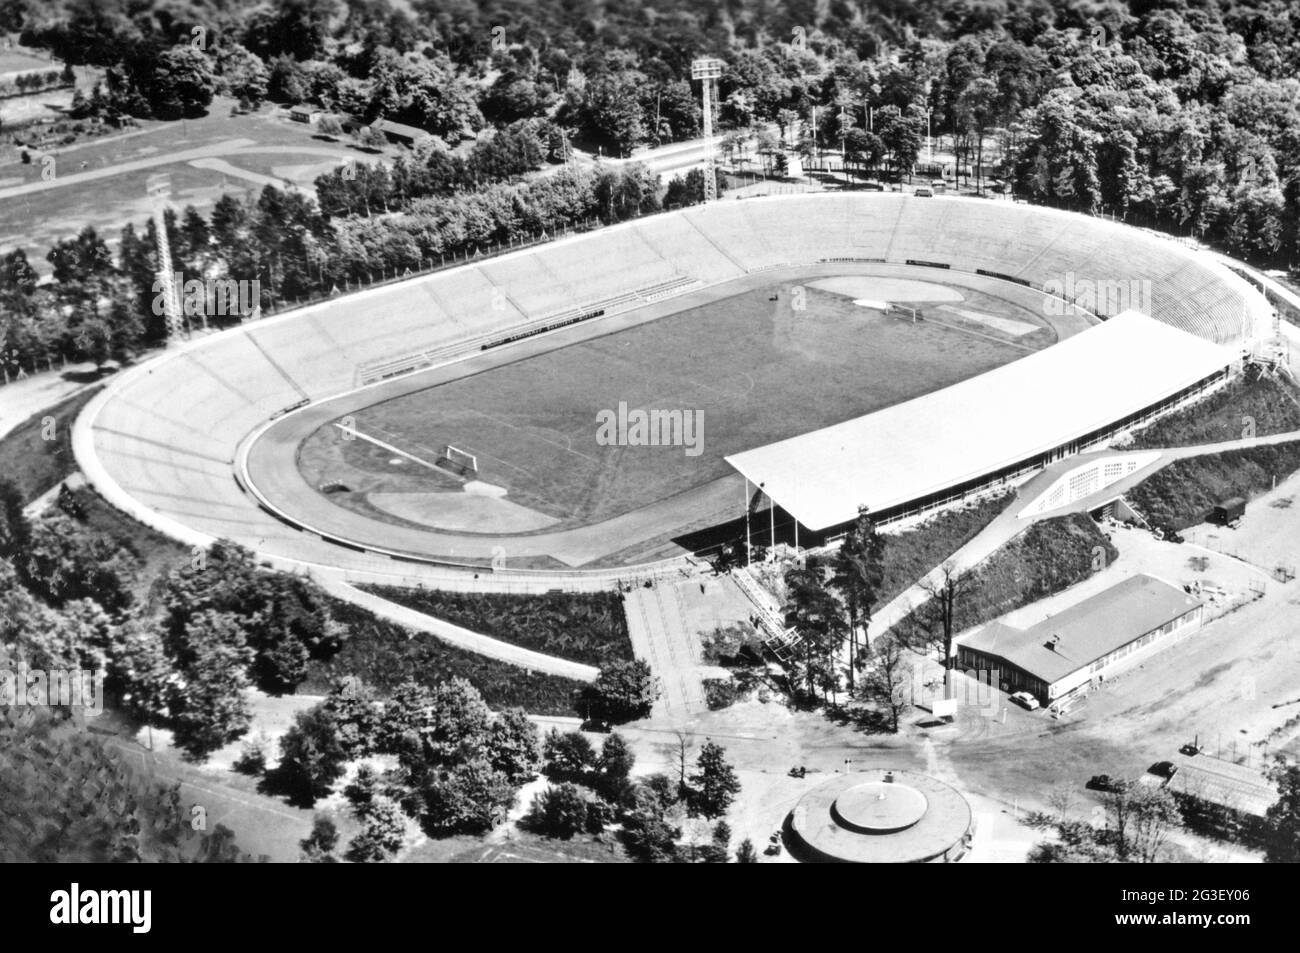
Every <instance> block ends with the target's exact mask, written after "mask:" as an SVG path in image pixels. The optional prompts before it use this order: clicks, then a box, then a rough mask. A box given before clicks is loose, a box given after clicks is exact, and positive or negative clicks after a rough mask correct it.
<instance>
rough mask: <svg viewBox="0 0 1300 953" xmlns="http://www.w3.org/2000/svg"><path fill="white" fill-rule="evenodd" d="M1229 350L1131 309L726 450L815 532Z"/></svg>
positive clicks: (1057, 439)
mask: <svg viewBox="0 0 1300 953" xmlns="http://www.w3.org/2000/svg"><path fill="white" fill-rule="evenodd" d="M1234 358H1235V355H1234V354H1233V353H1232V352H1231V351H1230V350H1229V349H1227V348H1224V347H1221V346H1219V345H1217V344H1213V343H1211V342H1209V341H1206V340H1205V339H1203V338H1199V337H1197V336H1195V335H1193V334H1189V333H1188V332H1186V331H1182V330H1179V329H1178V328H1174V327H1171V326H1170V325H1167V324H1164V323H1162V322H1160V321H1156V320H1153V319H1151V318H1148V317H1146V316H1145V315H1142V314H1140V313H1138V312H1136V311H1126V312H1124V313H1122V314H1118V315H1116V316H1115V317H1113V318H1111V319H1110V320H1109V321H1106V322H1104V323H1103V324H1100V325H1097V326H1096V327H1092V328H1089V329H1088V330H1087V331H1084V332H1082V333H1081V334H1077V335H1075V336H1074V337H1072V338H1068V339H1067V340H1065V341H1062V342H1060V343H1059V344H1055V345H1053V346H1052V347H1049V348H1045V349H1044V350H1041V351H1037V352H1035V353H1034V354H1031V355H1029V356H1028V357H1024V358H1021V359H1020V360H1018V361H1014V362H1013V363H1011V364H1007V365H1004V366H1003V367H1000V368H997V369H995V370H992V371H989V372H988V373H985V374H981V375H980V376H978V377H973V378H970V379H969V380H965V381H962V382H961V383H959V384H954V385H952V386H951V387H946V388H944V389H943V390H938V391H935V392H933V393H931V394H926V395H925V396H923V397H917V398H915V399H913V400H909V401H906V402H904V403H901V404H895V405H894V406H893V407H887V408H885V409H884V410H880V411H877V412H876V413H872V414H867V415H866V416H865V417H857V418H854V419H853V420H846V421H845V422H844V423H840V424H835V425H834V426H831V427H826V428H824V429H822V430H816V431H813V432H812V433H806V434H802V435H800V436H798V437H791V438H790V439H788V440H782V441H779V442H777V443H772V444H768V445H767V446H764V447H757V448H755V449H753V450H746V451H744V452H743V453H737V454H733V455H731V456H729V457H727V458H726V459H727V462H728V463H729V464H731V465H732V466H733V467H735V468H736V469H737V470H739V471H740V472H741V473H742V474H744V475H745V476H746V477H747V478H748V479H749V480H750V482H751V483H754V484H764V485H765V492H766V493H767V495H768V496H770V497H771V498H772V499H774V500H776V502H777V504H778V505H780V506H781V508H782V509H784V510H785V511H786V512H787V513H790V514H791V515H792V516H794V517H795V519H797V520H798V521H799V522H800V523H801V524H802V525H804V526H806V527H807V528H809V529H812V530H822V529H826V528H828V527H831V526H836V525H839V524H841V523H847V522H849V521H850V520H852V519H854V518H855V517H856V516H857V514H858V507H859V506H867V507H869V508H870V509H871V510H872V511H874V512H880V511H882V510H886V509H889V508H890V507H894V506H898V505H901V504H904V503H908V502H911V501H913V500H916V499H919V498H921V497H924V496H928V495H929V494H932V493H939V492H942V491H944V490H947V489H949V488H951V487H954V486H958V485H960V484H962V483H965V482H966V481H968V480H974V479H978V478H980V477H983V476H985V475H987V474H990V473H993V472H995V471H997V470H1000V469H1001V468H1003V467H1006V466H1010V465H1012V464H1015V463H1018V462H1020V461H1022V460H1025V459H1027V458H1030V457H1033V456H1035V455H1036V454H1040V453H1046V452H1048V451H1050V450H1052V449H1054V448H1056V447H1059V446H1061V445H1062V444H1066V443H1069V442H1070V441H1072V440H1076V439H1078V438H1080V437H1083V436H1085V435H1087V434H1090V433H1092V432H1093V431H1096V430H1100V429H1103V428H1105V427H1108V426H1110V425H1112V424H1114V423H1115V422H1117V421H1119V420H1121V419H1123V418H1124V417H1126V416H1127V415H1129V414H1131V413H1134V412H1136V411H1140V410H1142V409H1144V408H1146V407H1149V406H1151V405H1152V404H1156V403H1159V402H1160V401H1162V400H1164V399H1165V398H1167V397H1170V396H1172V395H1173V394H1176V393H1178V391H1180V390H1182V389H1183V388H1185V387H1190V386H1191V385H1193V384H1195V383H1197V382H1198V381H1201V380H1203V379H1204V378H1206V377H1208V376H1210V375H1211V374H1214V373H1215V372H1216V371H1219V370H1222V369H1223V368H1224V367H1227V366H1228V365H1229V364H1231V363H1232V361H1233V360H1234Z"/></svg>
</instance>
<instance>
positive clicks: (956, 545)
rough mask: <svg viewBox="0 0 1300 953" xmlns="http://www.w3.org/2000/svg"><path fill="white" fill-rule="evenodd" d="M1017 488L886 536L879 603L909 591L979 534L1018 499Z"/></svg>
mask: <svg viewBox="0 0 1300 953" xmlns="http://www.w3.org/2000/svg"><path fill="white" fill-rule="evenodd" d="M1015 498H1016V495H1015V492H1014V491H1010V492H1007V493H1004V494H1001V495H1000V496H995V497H989V498H987V499H982V500H977V501H976V502H974V503H972V504H971V505H969V506H963V507H962V508H961V509H956V510H946V511H945V512H942V513H938V514H936V515H935V516H933V517H931V518H930V519H927V520H926V521H925V522H924V523H922V524H921V525H920V526H917V527H916V528H915V529H909V530H907V531H906V532H902V533H891V534H888V535H886V536H885V537H884V540H885V550H884V560H883V569H884V578H883V581H882V583H881V587H880V598H879V605H885V604H886V603H888V602H889V601H890V600H892V599H894V598H896V597H897V596H899V595H901V594H902V593H904V592H906V591H907V590H908V589H909V588H910V587H911V586H914V585H915V584H916V581H917V580H918V579H920V578H921V577H922V576H924V575H925V574H926V573H928V572H929V571H930V570H931V569H933V568H934V567H935V566H937V565H939V564H940V563H942V562H943V561H944V560H945V559H947V558H948V557H949V556H951V555H952V554H953V553H955V552H957V550H959V549H961V548H962V547H963V546H965V545H966V544H967V543H969V542H970V541H971V540H972V539H974V538H975V537H976V536H978V535H979V533H980V531H981V530H983V529H984V527H986V526H988V525H989V524H990V523H992V522H993V520H994V519H996V518H997V517H998V515H999V514H1000V513H1002V512H1003V511H1004V510H1005V509H1006V508H1007V507H1008V506H1010V505H1011V503H1012V502H1013V501H1014V500H1015Z"/></svg>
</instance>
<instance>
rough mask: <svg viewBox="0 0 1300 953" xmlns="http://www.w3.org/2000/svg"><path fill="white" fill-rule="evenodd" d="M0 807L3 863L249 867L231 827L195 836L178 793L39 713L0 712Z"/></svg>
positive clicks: (98, 742)
mask: <svg viewBox="0 0 1300 953" xmlns="http://www.w3.org/2000/svg"><path fill="white" fill-rule="evenodd" d="M0 804H3V805H5V808H6V809H4V810H0V861H3V862H5V863H43V864H48V863H93V864H102V863H176V862H183V861H191V862H193V861H197V862H202V863H233V862H237V861H248V860H252V859H253V858H251V857H249V856H248V855H246V854H244V853H242V852H241V851H240V850H239V848H238V847H237V846H236V845H235V842H234V834H233V833H232V832H231V831H230V829H229V828H227V827H225V826H223V825H221V824H217V825H216V826H215V828H214V829H213V830H212V831H211V832H201V831H197V830H195V829H194V826H193V824H192V820H193V819H192V817H191V815H190V812H189V810H188V807H187V806H186V804H185V802H184V801H183V800H182V798H181V791H180V785H179V784H162V783H159V782H156V781H154V780H152V779H151V778H149V777H147V776H145V775H143V774H141V773H140V772H139V770H138V767H137V766H136V764H133V763H132V762H130V761H128V760H127V759H125V758H123V756H122V752H120V751H118V750H117V749H115V748H111V747H109V746H108V745H106V744H105V743H104V739H103V738H102V737H100V736H97V735H94V734H92V733H90V732H88V731H86V730H85V729H81V728H77V727H75V726H74V724H73V723H72V722H71V721H67V720H64V719H63V718H62V717H61V716H60V715H58V714H55V713H51V712H48V711H46V710H44V709H41V708H37V707H27V706H12V705H10V706H4V707H2V708H0ZM263 859H265V858H263Z"/></svg>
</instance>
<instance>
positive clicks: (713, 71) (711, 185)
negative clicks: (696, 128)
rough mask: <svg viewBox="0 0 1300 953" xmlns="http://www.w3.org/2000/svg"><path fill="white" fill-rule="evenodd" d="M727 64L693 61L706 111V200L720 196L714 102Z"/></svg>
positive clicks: (708, 60)
mask: <svg viewBox="0 0 1300 953" xmlns="http://www.w3.org/2000/svg"><path fill="white" fill-rule="evenodd" d="M724 65H725V64H724V63H723V62H722V60H720V59H715V58H713V57H703V58H701V59H698V60H692V61H691V79H693V80H694V79H698V80H699V81H700V86H701V93H700V106H701V109H702V111H703V113H704V201H706V202H712V201H714V200H715V199H717V197H718V179H717V172H716V171H715V169H714V158H713V102H714V100H715V99H716V98H717V91H718V79H719V78H720V77H721V76H722V67H723V66H724Z"/></svg>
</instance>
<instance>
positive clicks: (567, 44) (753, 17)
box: [0, 0, 1300, 366]
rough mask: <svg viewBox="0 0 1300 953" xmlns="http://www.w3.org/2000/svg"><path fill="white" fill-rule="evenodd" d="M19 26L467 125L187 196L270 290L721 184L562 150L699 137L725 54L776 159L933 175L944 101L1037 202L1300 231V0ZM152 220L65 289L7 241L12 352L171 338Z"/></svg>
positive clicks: (450, 8) (97, 249)
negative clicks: (294, 186) (299, 172)
mask: <svg viewBox="0 0 1300 953" xmlns="http://www.w3.org/2000/svg"><path fill="white" fill-rule="evenodd" d="M0 23H3V25H4V26H5V27H7V28H8V29H9V30H10V31H13V32H15V33H17V34H18V35H19V37H20V38H21V41H22V42H23V43H25V44H28V45H31V46H37V47H41V48H44V49H46V50H48V51H49V52H50V53H51V54H52V55H53V56H54V57H56V58H57V59H58V60H61V61H62V62H64V63H65V64H76V65H80V64H90V65H93V66H95V67H97V68H100V69H102V70H104V73H103V76H104V81H103V83H102V84H97V85H96V86H95V88H94V89H93V90H90V91H86V90H78V92H77V96H76V99H75V100H74V105H73V112H74V113H75V114H79V115H93V116H96V117H98V118H100V119H102V120H104V121H108V122H113V121H117V120H120V119H121V118H122V117H125V116H134V117H139V118H152V119H170V118H178V117H185V116H197V115H202V114H204V113H205V112H206V111H208V110H209V109H210V108H211V107H212V102H213V98H214V96H229V97H232V98H234V99H236V100H237V101H238V102H239V103H240V105H241V107H243V108H247V109H257V108H264V107H263V105H262V104H264V103H267V102H270V103H281V104H289V103H294V104H296V103H310V104H313V105H315V106H317V107H319V108H321V109H322V110H325V111H328V112H330V113H333V114H336V115H339V116H345V117H357V118H358V119H359V120H361V121H362V122H366V123H370V122H373V121H374V120H376V119H388V120H394V121H398V122H405V123H410V124H413V125H417V126H419V127H421V128H423V129H426V130H428V131H430V132H433V133H435V134H436V135H437V137H438V138H436V139H434V140H431V142H430V143H426V144H424V145H422V146H421V147H419V148H417V149H414V150H410V151H409V154H406V155H403V156H402V157H401V158H399V159H397V160H396V161H393V162H387V163H377V164H374V165H364V164H358V165H357V167H355V168H349V169H347V170H340V171H338V172H335V173H332V174H330V175H326V176H323V177H322V178H321V179H320V180H319V181H318V182H317V194H318V196H319V199H318V202H313V201H311V200H310V199H308V198H305V197H303V196H302V195H299V194H294V193H286V192H283V191H279V190H277V189H275V188H273V187H268V188H267V189H265V191H264V192H263V193H262V194H261V195H259V196H255V197H252V198H249V199H244V198H237V197H234V196H228V197H227V198H224V199H222V200H221V202H219V203H218V204H217V206H216V207H215V208H213V209H211V210H210V211H209V212H208V213H207V214H202V213H200V212H198V211H196V210H194V209H186V210H182V211H181V212H179V213H178V214H176V215H174V216H173V217H172V219H171V224H170V225H169V228H170V229H171V230H172V235H171V238H172V247H173V249H174V250H175V256H176V259H177V262H178V264H179V268H180V270H182V271H183V272H185V274H186V275H199V276H202V277H207V278H221V277H230V278H235V279H242V280H246V281H251V280H253V279H257V280H258V281H259V284H260V289H261V294H262V298H263V300H262V302H261V304H262V305H263V307H264V308H267V309H275V308H279V307H282V306H284V305H285V304H286V303H291V302H293V301H296V300H302V299H306V298H310V297H313V296H317V295H321V294H328V293H332V292H334V291H345V290H347V288H348V287H350V286H354V285H355V284H356V283H357V282H361V281H372V280H375V279H376V278H377V277H381V276H384V275H389V276H391V275H395V274H398V273H403V272H405V271H406V270H408V269H410V270H418V269H420V268H427V267H430V266H431V265H436V264H438V263H439V262H441V261H446V260H448V259H453V258H455V257H456V256H458V255H459V256H464V255H466V254H473V253H475V252H477V251H479V250H480V249H483V248H485V247H487V246H491V245H494V244H501V243H509V242H514V241H518V240H523V239H525V238H529V237H532V236H537V235H542V234H549V233H552V232H553V231H554V230H556V229H563V228H568V227H575V226H577V227H587V226H589V225H591V224H598V223H600V222H612V221H617V220H620V219H623V218H627V217H631V216H636V215H641V214H645V213H648V212H653V211H656V210H658V209H659V208H661V207H664V206H665V205H667V206H676V205H681V204H686V203H689V202H692V201H696V200H698V199H699V198H700V197H701V196H702V192H703V188H702V181H703V180H702V177H700V176H699V174H698V173H696V175H695V178H694V180H693V181H683V180H680V179H679V180H677V181H675V182H671V183H664V182H660V181H658V180H657V179H656V177H654V176H652V175H650V174H649V173H647V172H645V171H644V170H643V169H641V168H640V167H638V166H637V165H635V164H634V165H629V166H613V165H609V164H606V165H605V166H603V167H602V166H599V165H597V166H595V167H594V168H593V167H591V166H586V167H583V166H574V167H572V168H567V167H566V168H563V169H560V170H559V171H557V170H556V168H555V166H556V165H557V164H558V163H561V162H563V160H564V159H565V157H566V154H567V150H568V149H569V148H570V147H571V146H572V145H577V146H578V147H580V148H588V149H590V150H591V151H593V152H594V151H597V150H598V149H600V150H605V151H606V152H608V153H612V154H629V153H630V152H631V151H632V150H634V149H636V148H637V147H639V146H643V145H655V144H660V143H663V142H667V141H673V140H680V139H689V138H692V137H696V136H698V135H699V132H700V119H699V113H698V105H697V104H698V96H697V92H696V90H694V89H693V88H692V85H691V83H690V80H689V74H690V61H691V59H692V58H694V57H696V56H700V55H713V56H717V57H719V58H721V59H722V60H723V61H724V62H725V69H724V72H723V75H722V78H721V80H720V84H719V93H720V97H721V103H720V108H719V118H720V121H721V123H722V125H723V130H724V132H727V133H729V134H730V135H731V136H732V137H733V140H734V138H735V137H736V136H746V137H747V136H752V137H754V138H756V139H757V141H758V145H759V149H760V150H762V151H765V152H767V153H768V154H769V158H770V154H771V153H773V152H783V151H785V150H787V149H788V150H790V151H792V152H793V151H795V150H799V151H804V152H805V153H807V152H808V151H810V150H811V149H812V148H813V143H814V142H821V143H823V144H825V143H837V144H839V143H842V144H843V146H844V149H845V153H846V157H847V158H848V159H849V160H850V161H851V162H857V163H859V164H862V165H865V166H867V167H873V168H884V169H890V170H895V171H897V170H900V169H907V168H910V167H911V165H912V164H913V163H915V161H916V159H917V157H918V154H919V153H920V151H921V149H922V143H923V141H924V135H925V129H926V122H927V118H928V119H929V122H930V124H931V127H932V128H933V130H934V131H935V133H936V134H937V135H940V136H942V137H944V139H945V140H946V142H947V143H949V144H950V146H951V148H952V149H953V150H954V151H955V152H956V153H957V156H958V159H959V161H961V160H962V159H963V158H964V159H965V161H966V162H967V163H968V164H970V165H972V166H973V167H975V168H976V169H978V171H979V172H980V173H981V174H982V176H987V177H990V178H996V179H997V180H998V181H999V182H1004V183H1006V185H1005V187H1006V188H1007V189H1009V190H1011V191H1013V192H1014V193H1016V194H1017V195H1018V196H1020V197H1023V198H1024V199H1025V200H1027V201H1030V202H1035V203H1042V204H1051V205H1057V206H1062V207H1067V208H1071V209H1076V210H1080V211H1085V212H1090V213H1095V214H1106V215H1114V216H1116V217H1122V218H1124V219H1126V220H1128V221H1130V222H1133V223H1135V224H1141V225H1146V226H1151V227H1156V228H1162V229H1165V230H1168V231H1174V232H1179V233H1182V234H1195V235H1198V236H1200V237H1201V238H1202V239H1204V240H1206V241H1208V242H1211V243H1213V244H1216V245H1218V246H1220V247H1222V248H1224V249H1225V250H1226V251H1228V252H1230V253H1232V254H1235V255H1238V256H1241V257H1244V258H1247V259H1250V260H1252V261H1254V262H1256V263H1260V264H1267V265H1272V266H1283V267H1285V266H1289V265H1291V264H1293V263H1294V261H1295V258H1296V253H1297V245H1298V243H1300V228H1298V226H1297V223H1298V221H1300V209H1298V208H1297V204H1298V203H1300V186H1298V185H1297V183H1298V181H1300V176H1298V175H1297V167H1298V165H1300V112H1298V110H1297V103H1300V81H1298V80H1296V79H1295V78H1294V77H1295V75H1296V73H1297V67H1300V36H1298V30H1300V11H1297V10H1295V9H1294V8H1293V7H1292V6H1291V5H1289V4H1287V3H1285V2H1281V0H1269V2H1234V3H1229V2H1226V0H1190V2H1189V0H1168V2H1161V0H1156V2H1148V0H1131V2H1118V0H1112V2H1091V0H1088V2H1081V0H1029V2H1005V0H1004V2H997V0H995V2H983V3H975V2H964V0H956V2H953V0H925V2H919V3H905V2H902V0H886V2H873V3H870V4H867V3H864V2H842V0H832V2H806V0H795V2H781V3H778V2H774V0H762V2H755V0H730V2H711V0H703V2H696V0H691V2H685V0H651V2H636V0H633V2H627V3H623V2H620V3H616V4H615V3H600V2H581V0H564V2H557V0H543V2H540V3H533V2H523V0H509V2H486V3H474V2H469V0H460V2H445V0H413V2H411V3H410V4H409V6H406V7H404V8H401V9H399V8H396V7H393V6H390V5H389V4H388V3H387V2H386V0H288V2H281V3H275V4H268V3H259V4H252V3H246V2H242V0H225V2H222V0H214V2H206V3H203V2H199V3H171V4H168V3H159V4H153V3H145V2H140V0H69V2H66V3H63V4H57V3H46V2H44V0H41V2H37V0H5V2H3V3H0ZM814 107H816V109H815V111H814ZM814 114H815V116H816V123H817V128H816V129H815V130H814V129H813V128H811V123H812V119H813V116H814ZM774 128H775V130H776V131H777V132H778V133H779V135H780V137H781V138H780V140H777V138H776V137H775V136H773V134H772V130H773V129H774ZM362 131H363V133H364V129H363V130H362ZM724 147H725V141H724ZM724 152H725V148H724ZM773 165H779V163H773ZM548 167H550V168H549V170H548ZM539 170H541V171H539ZM542 171H548V172H549V174H542ZM980 181H982V179H981V180H980ZM152 229H153V225H152V223H123V229H122V232H121V234H120V240H119V241H116V242H113V243H111V244H113V245H115V246H116V252H115V253H110V249H109V246H110V243H109V242H106V241H105V237H104V236H101V235H99V234H97V233H96V232H95V231H94V230H91V229H87V230H85V231H83V232H82V233H81V234H80V235H78V236H75V237H73V236H69V237H68V238H67V239H65V240H63V241H61V242H60V243H59V244H58V245H57V246H56V247H55V248H53V249H50V250H48V252H44V251H43V250H37V249H32V250H30V251H31V252H32V253H34V254H44V255H45V257H46V258H47V260H48V261H50V262H51V263H52V264H53V268H54V282H53V283H44V284H39V285H38V282H37V280H36V273H35V271H34V269H33V268H32V267H31V265H30V263H29V260H28V258H27V254H28V250H26V249H21V248H12V249H5V250H4V253H3V255H2V256H0V311H2V312H3V318H2V320H3V325H2V326H0V334H2V335H3V337H2V338H0V353H3V354H4V355H5V360H6V362H14V363H17V364H21V363H23V362H24V361H25V362H27V364H28V365H29V366H30V364H31V363H32V362H33V361H36V362H39V361H43V360H48V359H50V358H52V357H54V358H58V357H77V358H81V359H87V358H89V359H93V360H95V361H97V362H105V361H108V360H110V359H126V358H129V357H130V356H131V355H132V353H134V352H135V351H136V350H137V349H138V348H140V347H142V346H144V345H147V344H148V343H150V342H151V341H155V340H157V339H158V338H159V337H161V336H162V335H163V333H164V331H165V328H164V327H163V322H162V320H161V319H160V318H159V317H158V316H157V315H155V314H153V313H152V311H153V309H152V308H150V306H149V305H150V303H151V302H152V300H153V298H154V296H155V295H154V291H153V287H152V286H153V281H154V275H155V271H156V269H155V261H154V251H153V248H154V241H153V236H152ZM115 237H118V236H115Z"/></svg>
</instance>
